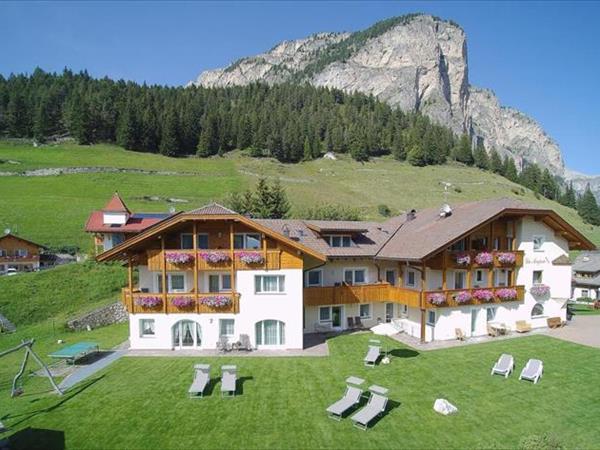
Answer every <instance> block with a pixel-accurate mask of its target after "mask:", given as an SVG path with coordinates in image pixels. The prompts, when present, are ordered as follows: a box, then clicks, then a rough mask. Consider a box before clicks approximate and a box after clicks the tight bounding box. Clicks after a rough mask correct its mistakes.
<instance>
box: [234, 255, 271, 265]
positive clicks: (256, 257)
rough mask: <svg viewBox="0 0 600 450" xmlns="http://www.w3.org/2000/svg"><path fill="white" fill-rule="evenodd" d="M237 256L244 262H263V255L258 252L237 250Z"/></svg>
mask: <svg viewBox="0 0 600 450" xmlns="http://www.w3.org/2000/svg"><path fill="white" fill-rule="evenodd" d="M237 257H238V258H239V260H240V261H241V262H243V263H244V264H262V263H264V262H265V258H264V256H263V255H262V253H259V252H238V253H237Z"/></svg>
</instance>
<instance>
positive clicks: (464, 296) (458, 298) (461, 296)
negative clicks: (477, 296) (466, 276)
mask: <svg viewBox="0 0 600 450" xmlns="http://www.w3.org/2000/svg"><path fill="white" fill-rule="evenodd" d="M472 298H473V297H471V293H470V292H468V291H461V292H459V293H458V294H456V295H454V301H455V302H456V303H458V304H460V305H463V304H465V303H469V302H470V301H471V299H472Z"/></svg>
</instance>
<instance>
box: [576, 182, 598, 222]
mask: <svg viewBox="0 0 600 450" xmlns="http://www.w3.org/2000/svg"><path fill="white" fill-rule="evenodd" d="M577 212H578V213H579V215H580V216H581V218H582V219H583V220H584V221H585V222H587V223H589V224H592V225H600V209H599V208H598V203H597V202H596V197H594V194H593V193H592V190H591V188H590V185H589V183H588V184H587V186H586V187H585V192H584V193H583V195H582V196H581V198H580V199H579V202H578V203H577Z"/></svg>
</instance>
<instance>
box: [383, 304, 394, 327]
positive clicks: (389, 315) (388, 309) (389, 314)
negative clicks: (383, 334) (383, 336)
mask: <svg viewBox="0 0 600 450" xmlns="http://www.w3.org/2000/svg"><path fill="white" fill-rule="evenodd" d="M393 318H394V304H393V303H386V304H385V321H386V322H387V323H389V322H391V321H392V319H393Z"/></svg>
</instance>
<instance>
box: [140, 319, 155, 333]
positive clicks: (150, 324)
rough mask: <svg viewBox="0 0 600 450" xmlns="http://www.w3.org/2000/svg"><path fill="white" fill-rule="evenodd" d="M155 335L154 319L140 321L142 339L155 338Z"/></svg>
mask: <svg viewBox="0 0 600 450" xmlns="http://www.w3.org/2000/svg"><path fill="white" fill-rule="evenodd" d="M155 335H156V331H155V329H154V319H140V337H153V336H155Z"/></svg>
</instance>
